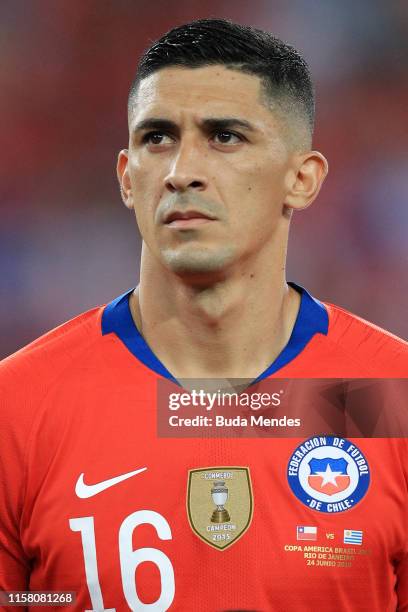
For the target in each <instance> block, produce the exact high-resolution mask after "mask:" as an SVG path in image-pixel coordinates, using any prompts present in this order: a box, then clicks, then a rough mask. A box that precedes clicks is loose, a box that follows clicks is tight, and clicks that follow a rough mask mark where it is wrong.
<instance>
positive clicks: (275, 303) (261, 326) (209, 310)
mask: <svg viewBox="0 0 408 612" xmlns="http://www.w3.org/2000/svg"><path fill="white" fill-rule="evenodd" d="M269 261H274V260H273V259H269ZM277 263H278V262H277V261H276V260H275V261H274V265H273V266H269V267H268V266H265V262H264V261H263V262H259V265H257V264H256V262H255V264H254V262H252V263H251V265H250V266H249V265H247V266H245V265H242V266H240V268H239V270H238V269H237V270H235V271H232V272H231V273H230V274H228V275H227V276H225V278H222V279H219V278H218V279H217V280H216V281H214V282H212V283H211V282H209V283H208V284H205V285H203V284H201V285H200V286H198V285H197V284H196V283H194V284H193V283H191V282H186V280H185V279H184V280H183V279H181V278H180V277H178V276H176V275H174V274H173V273H170V272H169V271H168V270H166V269H165V268H164V267H163V266H162V265H161V264H160V263H158V262H157V260H156V259H154V258H153V257H152V256H151V255H150V253H149V252H148V251H147V249H146V248H144V249H143V252H142V262H141V279H140V284H139V287H138V288H137V289H136V290H135V291H134V293H133V294H132V296H131V299H130V308H131V312H132V316H133V318H134V321H135V324H136V325H137V327H138V329H139V331H140V332H141V333H142V334H143V336H144V338H145V340H146V342H147V343H148V344H149V346H150V348H151V349H152V351H153V352H154V353H155V354H156V356H157V357H158V358H159V359H160V361H161V362H162V363H163V364H164V365H165V366H166V368H167V369H168V370H169V372H171V373H172V375H173V376H174V377H175V378H176V379H179V380H180V379H183V378H217V379H219V378H251V379H254V378H256V377H257V376H258V375H259V374H260V373H261V372H262V371H263V370H265V369H266V368H267V367H268V366H269V365H270V363H272V362H273V361H274V360H275V358H276V357H277V356H278V355H279V353H280V352H281V351H282V349H283V348H284V346H285V345H286V344H287V342H288V340H289V338H290V335H291V333H292V329H293V326H294V324H295V320H296V316H297V313H298V310H299V305H300V295H299V293H298V292H297V291H295V290H294V289H292V288H291V287H289V286H288V285H287V283H286V281H285V268H284V261H282V262H279V264H280V265H277Z"/></svg>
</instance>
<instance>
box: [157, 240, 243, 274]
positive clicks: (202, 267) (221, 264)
mask: <svg viewBox="0 0 408 612" xmlns="http://www.w3.org/2000/svg"><path fill="white" fill-rule="evenodd" d="M161 258H162V261H163V263H164V264H165V266H166V268H168V269H169V270H171V271H172V272H174V273H175V274H178V275H179V276H197V275H198V276H206V275H211V274H214V273H222V272H224V271H225V270H226V269H227V268H228V267H229V266H230V265H231V264H232V263H233V260H234V253H233V249H232V248H228V247H223V248H222V249H217V250H211V249H202V248H201V249H193V248H188V249H182V250H178V249H175V250H173V249H169V250H166V251H163V252H162V253H161Z"/></svg>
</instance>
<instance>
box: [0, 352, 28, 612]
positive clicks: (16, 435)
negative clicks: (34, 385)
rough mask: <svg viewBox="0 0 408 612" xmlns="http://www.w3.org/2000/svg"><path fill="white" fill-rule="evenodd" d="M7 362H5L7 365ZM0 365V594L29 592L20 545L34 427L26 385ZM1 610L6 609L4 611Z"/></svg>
mask: <svg viewBox="0 0 408 612" xmlns="http://www.w3.org/2000/svg"><path fill="white" fill-rule="evenodd" d="M4 363H5V362H3V364H4ZM3 364H0V590H3V591H12V590H18V591H21V590H27V588H28V584H29V568H30V563H29V560H28V559H27V558H26V556H25V554H24V550H23V547H22V544H21V541H20V517H21V513H22V508H23V497H24V454H25V453H24V451H25V447H26V445H27V438H28V433H29V430H30V425H31V417H30V413H29V412H30V411H29V410H25V408H27V406H28V401H27V402H26V403H25V402H23V403H21V399H22V398H24V391H26V389H24V384H23V385H17V386H16V383H15V382H14V381H13V378H14V377H13V376H10V368H8V367H7V366H4V365H3ZM2 609H6V608H4V607H2Z"/></svg>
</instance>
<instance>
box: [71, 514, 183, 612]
mask: <svg viewBox="0 0 408 612" xmlns="http://www.w3.org/2000/svg"><path fill="white" fill-rule="evenodd" d="M144 523H148V524H149V525H153V527H154V528H155V529H156V532H157V535H158V536H159V538H160V539H161V540H171V530H170V525H169V524H168V522H167V521H166V519H165V518H164V517H163V516H162V515H161V514H158V513H157V512H153V510H139V511H137V512H133V514H130V515H129V516H128V517H126V518H125V520H124V521H123V523H122V525H121V526H120V529H119V556H120V569H121V574H122V585H123V593H124V596H125V598H126V601H127V603H128V606H129V608H130V609H131V610H151V611H152V612H153V611H154V612H164V611H165V610H168V609H169V607H170V606H171V604H172V602H173V599H174V594H175V583H174V571H173V566H172V564H171V562H170V559H169V558H168V557H167V556H166V555H165V554H164V553H163V552H162V551H161V550H158V549H157V548H138V549H137V550H133V549H132V535H133V531H134V530H135V529H136V527H138V526H139V525H142V524H144ZM69 526H70V528H71V530H72V531H80V532H81V538H82V548H83V554H84V565H85V575H86V582H87V585H88V590H89V596H90V598H91V603H92V610H86V612H116V610H115V608H105V605H104V602H103V597H102V591H101V586H100V583H99V575H98V564H97V559H96V543H95V528H94V518H93V516H84V517H81V518H73V519H69ZM144 561H151V562H152V563H154V564H155V565H156V566H157V567H158V569H159V572H160V578H161V593H160V597H159V598H158V599H157V600H156V601H155V602H153V603H150V604H147V603H143V602H142V601H140V599H139V597H138V594H137V589H136V583H135V572H136V568H137V566H138V565H139V564H140V563H143V562H144Z"/></svg>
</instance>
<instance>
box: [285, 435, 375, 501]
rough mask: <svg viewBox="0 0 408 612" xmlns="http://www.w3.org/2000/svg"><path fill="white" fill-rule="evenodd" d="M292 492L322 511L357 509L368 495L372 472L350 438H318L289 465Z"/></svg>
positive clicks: (302, 447)
mask: <svg viewBox="0 0 408 612" xmlns="http://www.w3.org/2000/svg"><path fill="white" fill-rule="evenodd" d="M287 476H288V482H289V486H290V488H291V490H292V492H293V493H294V494H295V495H296V497H297V498H298V499H299V500H300V501H301V502H302V503H303V504H305V505H306V506H308V507H309V508H312V509H313V510H317V511H318V512H327V513H337V512H344V511H345V510H350V509H351V508H353V507H354V506H355V505H356V504H357V503H358V502H359V501H361V499H362V498H363V497H364V496H365V494H366V493H367V490H368V486H369V484H370V469H369V466H368V462H367V459H366V458H365V456H364V455H363V453H362V452H361V451H360V449H359V448H358V447H357V446H356V445H355V444H354V443H352V442H350V441H349V440H347V439H346V438H337V437H335V436H314V437H313V438H309V439H308V440H305V441H304V442H302V444H300V445H299V446H298V447H297V448H296V449H295V450H294V452H293V454H292V456H291V457H290V459H289V464H288V471H287Z"/></svg>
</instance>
